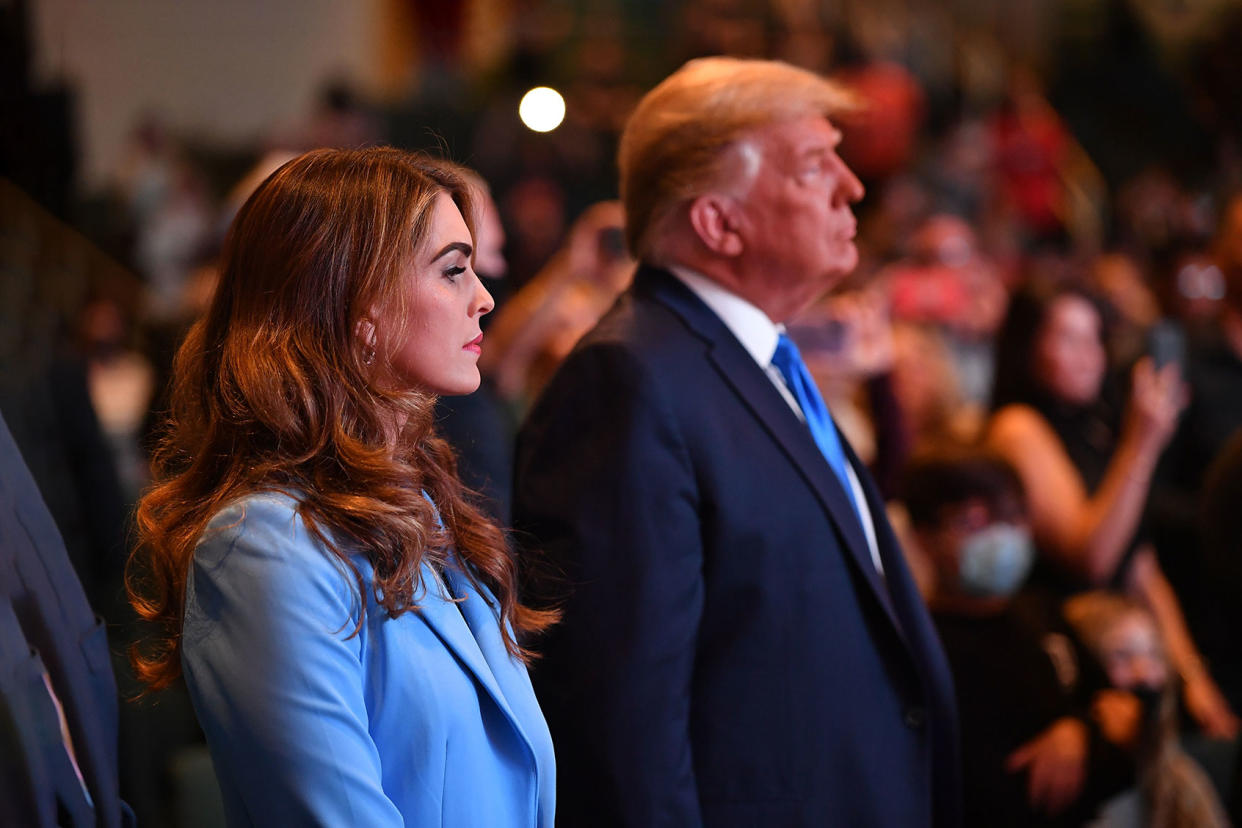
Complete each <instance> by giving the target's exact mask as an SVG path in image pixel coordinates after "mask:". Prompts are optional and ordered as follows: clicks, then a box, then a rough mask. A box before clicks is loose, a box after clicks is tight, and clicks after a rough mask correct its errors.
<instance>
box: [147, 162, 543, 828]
mask: <svg viewBox="0 0 1242 828" xmlns="http://www.w3.org/2000/svg"><path fill="white" fill-rule="evenodd" d="M470 216H471V211H470V203H469V199H468V195H467V191H466V187H465V184H464V183H463V180H462V179H461V177H460V176H459V175H458V174H457V173H456V172H454V170H453V169H452V168H451V167H449V166H448V165H446V164H444V163H442V162H436V161H433V160H430V159H427V158H423V157H419V156H413V155H409V154H406V153H403V152H399V151H396V150H392V149H368V150H359V151H334V150H333V151H329V150H321V151H316V152H312V153H308V154H306V155H303V156H300V157H299V158H296V159H294V160H292V161H290V162H289V163H287V164H285V165H284V166H283V167H281V168H280V169H278V170H277V171H276V172H275V173H273V174H272V175H271V176H270V177H269V178H268V179H267V180H266V181H265V182H264V183H263V184H262V185H261V186H260V187H259V189H258V190H257V191H256V192H255V193H254V195H252V196H251V197H250V199H249V200H248V201H247V202H246V204H245V205H244V206H243V207H242V209H241V211H240V213H239V214H238V216H237V218H236V220H235V221H234V223H233V226H232V229H231V231H230V234H229V238H228V240H227V242H226V244H225V248H224V251H223V261H222V267H221V278H220V285H219V288H218V292H217V293H216V295H215V298H214V300H213V302H212V305H211V308H210V310H209V311H208V313H207V316H206V317H205V318H204V319H203V320H202V321H200V322H199V323H198V324H197V325H195V327H194V328H193V329H192V330H191V332H190V334H189V335H188V337H187V339H186V342H185V344H184V345H183V346H182V348H181V351H180V353H179V354H178V357H177V365H176V371H175V376H176V377H177V381H176V386H175V388H174V392H173V411H172V423H171V427H170V429H169V432H168V436H167V437H166V438H165V440H164V442H163V444H162V445H161V447H160V451H159V453H158V456H157V461H156V471H157V484H156V485H155V487H154V488H153V489H152V490H151V491H150V492H149V493H148V494H147V495H146V496H145V497H144V498H143V499H142V501H141V503H140V504H139V509H138V525H139V532H140V541H141V545H140V547H139V548H138V550H137V551H136V552H135V553H134V556H133V558H132V560H131V562H130V573H129V575H130V589H131V598H132V600H133V602H134V605H135V607H136V608H137V610H138V611H139V613H140V614H141V615H142V616H143V617H144V618H146V619H147V620H149V621H152V622H154V623H155V624H156V625H157V626H158V628H159V629H160V630H161V631H162V637H161V638H160V640H159V641H158V642H156V643H155V644H154V646H152V647H150V648H147V649H144V650H143V651H141V652H136V653H135V664H136V667H137V670H138V673H139V675H140V677H141V678H142V679H143V680H144V681H145V682H146V683H147V684H148V685H149V686H150V687H151V688H161V687H164V686H167V685H168V684H170V683H171V682H172V681H173V680H175V679H176V678H177V676H178V675H179V674H181V673H182V672H184V675H185V679H186V683H187V685H188V686H189V690H190V695H191V698H192V700H193V702H194V706H195V709H196V711H197V713H198V716H199V719H200V721H201V723H202V725H203V729H204V731H205V732H206V735H207V740H208V744H209V746H210V748H211V752H212V756H213V759H214V762H215V767H216V771H217V774H218V776H219V778H220V786H221V789H222V791H223V793H224V799H225V809H226V812H227V814H228V817H229V821H230V823H231V824H235V825H244V824H260V825H262V824H281V825H287V824H310V823H314V824H325V825H368V826H371V825H401V824H403V823H404V824H407V825H427V824H437V825H439V824H443V825H480V826H483V825H487V826H493V825H540V826H544V825H551V824H552V821H553V796H554V790H555V782H554V766H553V756H552V746H551V742H550V738H549V736H548V732H547V729H546V726H545V725H544V721H543V717H542V715H541V713H540V711H539V708H538V705H537V704H536V702H535V698H534V695H533V693H532V691H531V687H530V682H529V680H528V678H527V674H526V669H525V664H524V662H525V661H526V660H527V659H528V657H529V653H528V652H527V651H526V650H524V649H523V648H522V646H521V644H520V643H519V637H520V636H521V635H522V634H524V633H529V632H533V631H536V630H539V629H541V628H542V627H544V626H546V625H547V624H548V623H549V622H550V621H551V620H552V619H551V618H550V617H549V616H548V615H546V614H542V613H539V612H535V611H533V610H530V609H528V608H525V607H523V606H522V605H521V604H520V603H519V602H518V600H517V594H516V586H515V572H514V562H513V561H512V560H511V558H510V557H509V555H508V553H507V550H506V546H505V541H504V538H503V535H502V533H501V532H500V530H499V529H498V528H497V527H496V526H494V525H492V524H491V523H489V522H488V521H487V520H486V519H485V518H484V517H483V516H482V514H481V513H480V511H479V510H478V509H477V508H476V507H475V506H474V505H473V504H472V503H471V502H470V501H469V500H468V499H467V497H466V495H465V492H464V490H463V488H462V485H461V483H460V482H459V481H458V479H457V477H456V475H455V472H454V461H453V457H452V454H451V452H450V450H449V449H448V447H447V445H446V444H445V443H444V442H443V441H442V440H441V439H440V438H439V437H438V436H436V434H435V432H434V430H433V428H432V416H431V412H432V410H433V408H432V407H433V404H434V401H435V398H436V395H438V394H466V393H470V392H471V391H473V390H474V389H475V388H476V387H477V386H478V383H479V373H478V369H477V367H476V362H477V360H478V357H479V352H480V344H481V341H482V335H481V334H480V332H479V319H480V317H481V316H482V315H483V314H485V313H487V312H488V311H490V310H491V308H492V300H491V297H490V296H489V295H488V293H487V291H486V290H484V288H483V287H482V285H481V284H480V283H479V281H478V279H477V278H476V276H475V274H474V271H473V269H472V266H471V253H472V246H471V231H470V225H469V224H468V222H467V219H468V218H469V217H470Z"/></svg>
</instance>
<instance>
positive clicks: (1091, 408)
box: [985, 281, 1238, 739]
mask: <svg viewBox="0 0 1242 828" xmlns="http://www.w3.org/2000/svg"><path fill="white" fill-rule="evenodd" d="M1104 342H1105V332H1104V330H1103V316H1102V313H1101V311H1100V306H1099V304H1098V303H1097V300H1096V299H1095V298H1094V296H1093V295H1092V294H1090V293H1088V292H1087V291H1086V290H1084V289H1082V288H1080V287H1077V286H1075V285H1073V284H1072V283H1069V282H1062V283H1059V284H1054V283H1050V282H1042V281H1035V282H1030V283H1028V284H1027V285H1025V286H1023V287H1022V288H1021V289H1019V290H1018V291H1017V292H1016V293H1015V294H1014V296H1013V297H1012V299H1011V300H1010V304H1009V310H1008V312H1007V314H1006V317H1005V322H1004V324H1003V325H1002V327H1001V331H1000V336H999V340H998V344H997V361H996V384H995V388H994V389H993V396H992V417H991V420H990V421H989V423H988V425H987V428H986V433H985V438H986V441H987V444H988V445H989V446H990V447H991V448H992V449H994V450H995V451H997V452H998V453H999V454H1001V455H1002V456H1003V457H1004V458H1005V459H1007V460H1008V461H1009V462H1010V463H1012V464H1013V466H1014V468H1015V469H1016V470H1017V472H1018V474H1019V476H1020V477H1021V478H1022V482H1023V486H1024V488H1025V490H1026V492H1027V496H1028V503H1029V506H1030V521H1031V529H1032V534H1033V536H1034V538H1035V544H1036V548H1037V549H1038V550H1039V566H1038V567H1037V569H1036V572H1035V575H1034V576H1033V577H1034V579H1035V580H1036V581H1037V582H1038V583H1039V584H1040V586H1041V587H1043V588H1044V589H1045V590H1046V591H1047V593H1048V594H1049V596H1050V598H1051V599H1052V600H1053V601H1056V602H1059V601H1060V600H1063V599H1064V598H1067V597H1069V596H1071V595H1074V594H1077V593H1079V592H1083V591H1086V590H1088V589H1092V588H1096V587H1109V588H1112V589H1115V590H1117V591H1121V592H1128V593H1131V594H1133V595H1134V596H1135V597H1136V598H1138V599H1139V600H1141V601H1142V602H1143V603H1144V604H1145V605H1146V606H1147V607H1148V608H1149V609H1151V611H1152V612H1153V613H1154V614H1155V616H1156V618H1157V621H1158V622H1159V624H1160V629H1161V632H1162V633H1163V635H1164V638H1165V641H1166V642H1167V644H1168V647H1169V653H1170V657H1171V659H1172V662H1173V664H1174V665H1175V666H1176V667H1177V670H1178V672H1179V673H1180V674H1181V676H1182V677H1183V678H1184V679H1185V682H1186V684H1185V701H1186V705H1187V707H1188V709H1189V710H1190V713H1191V715H1192V716H1193V717H1194V718H1195V720H1196V721H1197V722H1198V723H1199V725H1200V726H1201V727H1202V728H1203V729H1204V730H1205V731H1206V732H1207V733H1208V734H1209V735H1211V736H1214V737H1218V738H1230V739H1231V738H1233V737H1235V736H1236V735H1237V733H1238V719H1237V717H1236V716H1235V715H1234V713H1233V711H1232V710H1231V709H1230V707H1229V705H1228V703H1227V702H1226V701H1225V699H1224V698H1223V697H1222V696H1221V693H1220V691H1219V689H1218V688H1217V686H1216V683H1215V682H1214V681H1213V680H1212V677H1211V676H1210V675H1209V673H1208V671H1207V670H1206V668H1205V666H1204V662H1203V659H1202V658H1201V657H1200V655H1199V653H1198V650H1197V648H1196V646H1195V643H1194V641H1193V640H1192V639H1191V636H1190V634H1189V632H1188V631H1187V628H1186V622H1185V618H1184V616H1183V615H1182V610H1181V606H1180V604H1179V603H1178V600H1177V597H1176V596H1175V595H1174V593H1173V590H1172V588H1171V587H1170V586H1169V582H1168V581H1167V580H1166V579H1165V577H1164V574H1163V573H1162V571H1161V569H1160V565H1159V563H1158V562H1157V560H1156V556H1155V552H1154V550H1153V548H1152V546H1151V544H1150V543H1147V542H1145V541H1144V539H1143V538H1142V536H1141V535H1140V533H1139V526H1140V521H1141V519H1142V516H1143V507H1144V504H1145V502H1146V500H1147V496H1148V489H1149V487H1150V484H1151V480H1152V473H1153V471H1154V469H1155V466H1156V461H1157V460H1158V459H1159V457H1160V453H1161V451H1162V450H1163V449H1164V447H1165V444H1166V443H1167V442H1168V441H1169V438H1170V436H1171V435H1172V433H1173V430H1174V428H1175V427H1176V425H1177V418H1178V415H1179V413H1180V411H1181V408H1182V406H1183V405H1184V400H1185V389H1184V386H1183V385H1182V382H1181V379H1180V376H1179V374H1178V369H1177V367H1176V365H1173V364H1170V365H1166V366H1165V367H1164V368H1162V369H1160V370H1157V369H1156V368H1155V366H1154V364H1153V363H1152V361H1151V359H1150V358H1144V359H1141V360H1139V361H1138V362H1137V363H1136V364H1135V366H1134V369H1133V372H1132V377H1131V387H1130V394H1129V401H1128V403H1127V404H1126V407H1125V409H1124V416H1122V415H1121V412H1120V411H1119V409H1118V407H1117V406H1115V405H1113V403H1112V401H1111V398H1110V395H1109V393H1108V391H1107V390H1106V388H1105V382H1104V380H1105V375H1106V373H1107V370H1108V364H1107V356H1106V353H1105V348H1104Z"/></svg>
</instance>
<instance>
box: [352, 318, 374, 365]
mask: <svg viewBox="0 0 1242 828" xmlns="http://www.w3.org/2000/svg"><path fill="white" fill-rule="evenodd" d="M354 336H356V337H357V338H358V344H359V346H360V347H361V348H362V362H363V364H365V365H370V364H371V363H373V362H375V349H376V343H377V342H378V339H379V334H378V333H377V331H376V330H375V323H374V322H373V321H371V318H370V317H369V316H364V317H362V318H361V319H359V320H358V323H357V324H356V325H354Z"/></svg>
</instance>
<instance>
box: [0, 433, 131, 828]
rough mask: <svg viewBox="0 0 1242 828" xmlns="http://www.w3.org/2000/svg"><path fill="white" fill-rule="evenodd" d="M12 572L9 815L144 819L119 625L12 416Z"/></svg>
mask: <svg viewBox="0 0 1242 828" xmlns="http://www.w3.org/2000/svg"><path fill="white" fill-rule="evenodd" d="M0 575H2V577H0V757H3V758H2V760H0V761H2V762H3V771H0V824H3V825H12V826H38V828H51V826H53V825H55V826H75V827H77V826H80V827H81V828H85V826H98V828H120V826H131V825H133V824H134V814H133V811H131V810H130V808H129V806H128V805H126V804H125V802H123V801H122V800H121V798H120V790H119V787H120V786H119V782H118V775H119V771H118V760H117V693H116V681H115V679H114V677H113V672H112V664H111V659H110V658H109V654H108V637H107V628H106V627H105V625H104V622H103V619H102V618H100V617H99V616H98V615H96V614H95V613H94V612H93V611H92V607H91V604H90V602H89V601H88V600H87V596H86V593H85V592H84V590H83V588H82V583H81V582H80V581H79V579H78V577H77V575H76V574H75V573H74V568H73V566H72V565H71V563H70V560H69V555H68V554H67V553H66V550H65V544H64V541H63V540H62V539H61V535H60V532H59V531H57V529H56V524H55V522H54V521H53V520H52V515H51V513H50V512H49V511H48V509H47V506H46V505H44V502H43V498H42V497H41V496H40V494H39V489H38V487H37V486H36V485H35V480H34V477H32V476H31V474H30V470H29V469H28V468H27V467H26V464H25V462H24V461H23V459H22V455H21V452H20V451H19V450H18V447H17V443H16V442H15V441H14V439H13V436H12V435H11V434H10V433H9V429H8V426H7V425H6V424H5V421H4V418H3V417H2V416H0Z"/></svg>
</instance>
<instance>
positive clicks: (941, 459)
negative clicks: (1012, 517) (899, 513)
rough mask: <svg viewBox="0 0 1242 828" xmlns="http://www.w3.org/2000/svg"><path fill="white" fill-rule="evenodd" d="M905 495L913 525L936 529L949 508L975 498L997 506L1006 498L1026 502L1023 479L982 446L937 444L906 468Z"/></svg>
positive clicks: (993, 507)
mask: <svg viewBox="0 0 1242 828" xmlns="http://www.w3.org/2000/svg"><path fill="white" fill-rule="evenodd" d="M902 497H903V500H904V502H905V506H906V511H907V512H908V513H909V515H910V523H911V525H913V526H915V527H918V528H933V527H936V526H938V525H939V524H940V520H941V516H942V514H943V512H944V509H945V508H946V507H950V506H957V505H958V504H961V503H965V502H966V501H967V500H972V499H975V498H978V499H981V500H983V502H984V503H986V504H987V506H988V507H989V508H990V509H995V508H996V507H997V506H999V505H1000V504H1001V503H1002V502H1003V501H1004V500H1006V499H1016V500H1017V501H1018V502H1019V503H1022V504H1025V502H1026V494H1025V490H1024V489H1023V487H1022V480H1021V478H1019V477H1018V473H1017V472H1016V471H1014V469H1013V466H1011V465H1010V464H1009V463H1008V462H1007V461H1006V460H1005V459H1004V458H1002V457H1001V456H1000V455H998V454H995V453H993V452H991V451H988V450H986V449H982V448H975V447H968V446H947V445H946V446H937V447H934V448H932V449H929V450H927V451H925V452H922V453H920V454H919V455H918V456H916V457H915V458H914V459H913V460H911V461H910V464H909V465H908V466H907V468H906V474H905V478H904V481H903V486H902Z"/></svg>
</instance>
